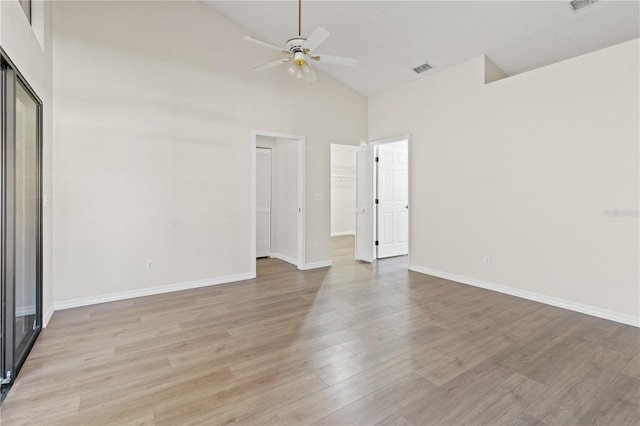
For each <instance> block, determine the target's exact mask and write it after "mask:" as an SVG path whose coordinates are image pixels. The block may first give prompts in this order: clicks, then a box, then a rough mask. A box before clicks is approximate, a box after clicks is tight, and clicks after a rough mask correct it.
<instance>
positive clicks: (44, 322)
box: [42, 305, 56, 328]
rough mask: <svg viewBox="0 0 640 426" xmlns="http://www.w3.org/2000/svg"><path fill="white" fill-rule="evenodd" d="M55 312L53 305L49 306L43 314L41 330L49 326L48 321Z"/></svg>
mask: <svg viewBox="0 0 640 426" xmlns="http://www.w3.org/2000/svg"><path fill="white" fill-rule="evenodd" d="M55 311H56V310H55V308H54V307H53V305H51V306H49V309H47V312H45V313H44V318H42V328H47V325H49V321H51V317H52V316H53V313H54V312H55Z"/></svg>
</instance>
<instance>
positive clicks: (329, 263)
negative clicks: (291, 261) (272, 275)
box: [298, 260, 333, 271]
mask: <svg viewBox="0 0 640 426" xmlns="http://www.w3.org/2000/svg"><path fill="white" fill-rule="evenodd" d="M329 266H333V262H332V261H331V260H321V261H320V262H313V263H307V264H305V265H303V266H298V269H300V270H301V271H308V270H309V269H318V268H327V267H329Z"/></svg>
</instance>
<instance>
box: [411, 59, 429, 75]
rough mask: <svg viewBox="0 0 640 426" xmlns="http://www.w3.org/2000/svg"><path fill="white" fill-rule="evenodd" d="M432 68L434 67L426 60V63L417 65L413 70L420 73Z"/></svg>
mask: <svg viewBox="0 0 640 426" xmlns="http://www.w3.org/2000/svg"><path fill="white" fill-rule="evenodd" d="M431 68H433V67H432V66H431V65H429V64H427V63H426V62H425V63H424V64H422V65H419V66H417V67H415V68H414V69H413V70H414V71H415V72H416V74H420V73H422V72H425V71H429V70H430V69H431Z"/></svg>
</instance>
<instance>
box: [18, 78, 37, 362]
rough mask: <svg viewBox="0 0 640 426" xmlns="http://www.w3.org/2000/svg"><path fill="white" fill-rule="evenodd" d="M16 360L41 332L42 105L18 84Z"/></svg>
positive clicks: (20, 359) (20, 358)
mask: <svg viewBox="0 0 640 426" xmlns="http://www.w3.org/2000/svg"><path fill="white" fill-rule="evenodd" d="M15 108H16V110H15V112H16V114H15V117H16V127H15V135H16V144H15V198H14V200H15V201H14V203H15V204H14V206H15V222H14V223H15V237H14V238H15V255H14V256H15V257H14V261H15V269H14V271H15V278H14V280H15V290H14V297H15V325H14V326H15V328H14V330H15V331H14V333H15V334H14V336H15V358H16V360H19V362H21V361H22V360H23V359H24V357H25V355H26V351H27V349H28V346H29V343H30V341H31V337H32V336H33V334H34V333H35V332H36V331H37V329H38V325H39V324H38V318H37V300H38V297H37V296H38V295H37V293H38V292H37V267H38V265H37V258H38V247H37V242H38V222H39V220H38V219H39V209H40V206H39V202H38V104H37V103H36V102H35V101H34V100H33V98H32V97H31V96H30V95H29V93H28V92H27V91H26V89H25V88H23V87H22V85H21V84H20V83H18V84H16V104H15Z"/></svg>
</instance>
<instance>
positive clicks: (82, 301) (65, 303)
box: [54, 273, 253, 311]
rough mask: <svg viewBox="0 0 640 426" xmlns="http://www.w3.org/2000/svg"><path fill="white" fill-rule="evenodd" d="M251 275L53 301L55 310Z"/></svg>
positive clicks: (234, 279) (217, 282)
mask: <svg viewBox="0 0 640 426" xmlns="http://www.w3.org/2000/svg"><path fill="white" fill-rule="evenodd" d="M252 278H253V276H252V274H251V273H244V274H236V275H227V276H224V277H215V278H207V279H203V280H197V281H189V282H184V283H176V284H167V285H161V286H157V287H148V288H142V289H139V290H130V291H121V292H118V293H108V294H103V295H100V296H92V297H82V298H79V299H68V300H61V301H59V302H55V303H54V307H55V310H56V311H59V310H62V309H70V308H77V307H79V306H87V305H95V304H98V303H106V302H113V301H116V300H125V299H133V298H135V297H143V296H151V295H154V294H163V293H171V292H174V291H180V290H190V289H193V288H200V287H208V286H212V285H218V284H226V283H231V282H235V281H244V280H250V279H252Z"/></svg>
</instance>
